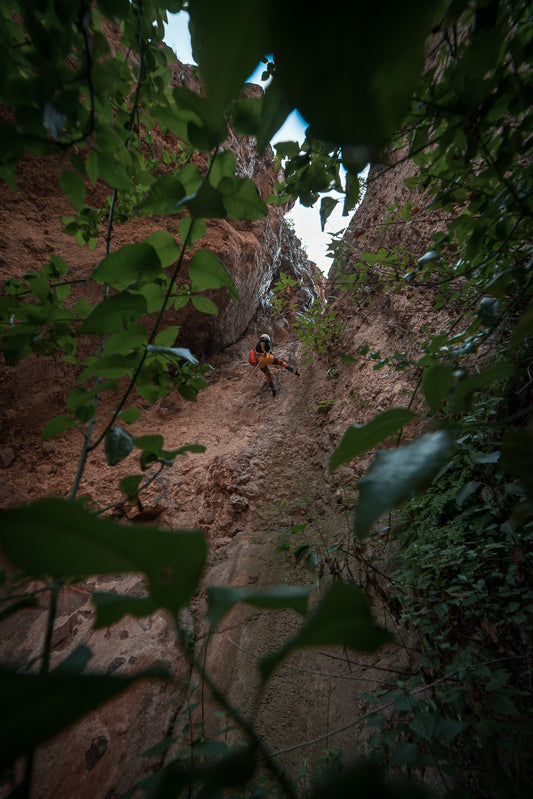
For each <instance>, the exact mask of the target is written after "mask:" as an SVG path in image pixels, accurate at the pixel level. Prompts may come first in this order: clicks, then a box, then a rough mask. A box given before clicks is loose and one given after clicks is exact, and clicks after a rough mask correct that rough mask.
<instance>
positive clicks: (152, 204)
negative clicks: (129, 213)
mask: <svg viewBox="0 0 533 799" xmlns="http://www.w3.org/2000/svg"><path fill="white" fill-rule="evenodd" d="M186 194H187V192H186V190H185V187H184V186H183V183H182V181H181V179H180V177H179V176H178V175H163V177H161V178H158V179H157V180H156V182H155V183H154V184H153V185H152V186H151V187H150V191H149V192H148V195H147V196H146V197H145V198H144V200H143V201H142V202H141V203H140V205H139V209H138V210H139V212H141V213H143V214H172V213H176V212H177V210H178V206H179V203H180V202H181V201H182V200H183V198H184V197H185V196H186Z"/></svg>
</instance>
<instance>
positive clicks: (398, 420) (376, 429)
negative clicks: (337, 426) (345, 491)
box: [329, 408, 415, 473]
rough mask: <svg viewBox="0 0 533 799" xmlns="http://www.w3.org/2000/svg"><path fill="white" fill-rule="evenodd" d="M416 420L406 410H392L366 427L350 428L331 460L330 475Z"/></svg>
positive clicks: (379, 416)
mask: <svg viewBox="0 0 533 799" xmlns="http://www.w3.org/2000/svg"><path fill="white" fill-rule="evenodd" d="M414 418H415V414H414V413H412V411H409V410H407V409H406V408H391V409H390V410H388V411H383V413H380V414H379V415H378V416H375V417H374V418H373V419H372V420H371V421H370V422H368V423H367V424H365V425H361V426H360V427H349V428H348V430H347V431H346V432H345V434H344V436H343V437H342V441H341V443H340V444H339V446H338V447H337V449H336V450H335V451H334V452H333V454H332V456H331V458H330V461H329V471H330V473H331V472H334V471H335V469H337V468H338V467H339V466H341V465H342V464H343V463H347V462H348V461H351V460H352V459H353V458H356V457H357V456H358V455H361V454H362V453H363V452H366V451H367V450H369V449H372V448H373V447H375V446H376V445H377V444H379V443H381V442H382V441H385V440H386V439H387V438H390V436H392V435H394V433H396V432H397V431H398V430H400V429H401V428H402V427H403V426H404V425H406V424H408V423H409V422H410V421H411V419H414Z"/></svg>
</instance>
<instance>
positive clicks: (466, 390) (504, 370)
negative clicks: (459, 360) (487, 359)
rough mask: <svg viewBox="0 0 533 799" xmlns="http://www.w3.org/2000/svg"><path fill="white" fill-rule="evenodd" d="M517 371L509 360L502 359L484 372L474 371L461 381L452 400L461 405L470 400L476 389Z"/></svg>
mask: <svg viewBox="0 0 533 799" xmlns="http://www.w3.org/2000/svg"><path fill="white" fill-rule="evenodd" d="M515 372H516V367H515V365H514V364H512V363H510V362H509V361H500V363H495V364H493V365H492V366H489V368H488V369H484V370H483V371H482V372H474V373H473V374H470V375H468V376H467V377H465V378H464V379H463V380H461V381H460V382H459V384H458V385H457V387H456V388H455V389H454V392H453V395H452V402H453V404H454V405H456V406H461V404H462V403H463V402H464V401H465V400H468V399H469V398H470V397H471V396H472V394H473V393H474V391H479V389H480V388H485V387H487V386H491V385H493V384H494V383H498V382H500V381H501V380H506V379H507V378H508V377H511V376H512V375H513V374H515Z"/></svg>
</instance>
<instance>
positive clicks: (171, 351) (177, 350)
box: [146, 344, 200, 366]
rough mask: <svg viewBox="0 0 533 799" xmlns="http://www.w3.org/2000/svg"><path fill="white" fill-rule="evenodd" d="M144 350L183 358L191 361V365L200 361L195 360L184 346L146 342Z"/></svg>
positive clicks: (195, 364)
mask: <svg viewBox="0 0 533 799" xmlns="http://www.w3.org/2000/svg"><path fill="white" fill-rule="evenodd" d="M146 350H147V352H154V353H161V354H162V355H174V356H177V357H178V358H183V359H184V360H186V361H189V363H192V364H193V366H198V364H199V363H200V361H199V360H197V358H195V357H194V355H193V354H192V352H191V351H190V350H189V349H187V348H186V347H159V346H157V345H156V344H148V346H147V347H146Z"/></svg>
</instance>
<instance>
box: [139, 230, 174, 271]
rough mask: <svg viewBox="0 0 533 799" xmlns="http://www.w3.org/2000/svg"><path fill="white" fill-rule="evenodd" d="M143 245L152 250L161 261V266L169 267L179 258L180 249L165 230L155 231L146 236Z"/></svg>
mask: <svg viewBox="0 0 533 799" xmlns="http://www.w3.org/2000/svg"><path fill="white" fill-rule="evenodd" d="M144 243H145V244H149V245H150V246H152V247H153V248H154V250H155V251H156V253H157V255H158V257H159V260H160V261H161V266H170V265H171V264H173V263H174V262H175V261H177V259H178V257H179V254H180V248H179V247H178V244H177V242H176V239H175V238H174V236H173V235H172V234H171V233H169V232H168V231H167V230H157V231H156V232H155V233H152V235H151V236H148V238H146V239H145V240H144Z"/></svg>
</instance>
